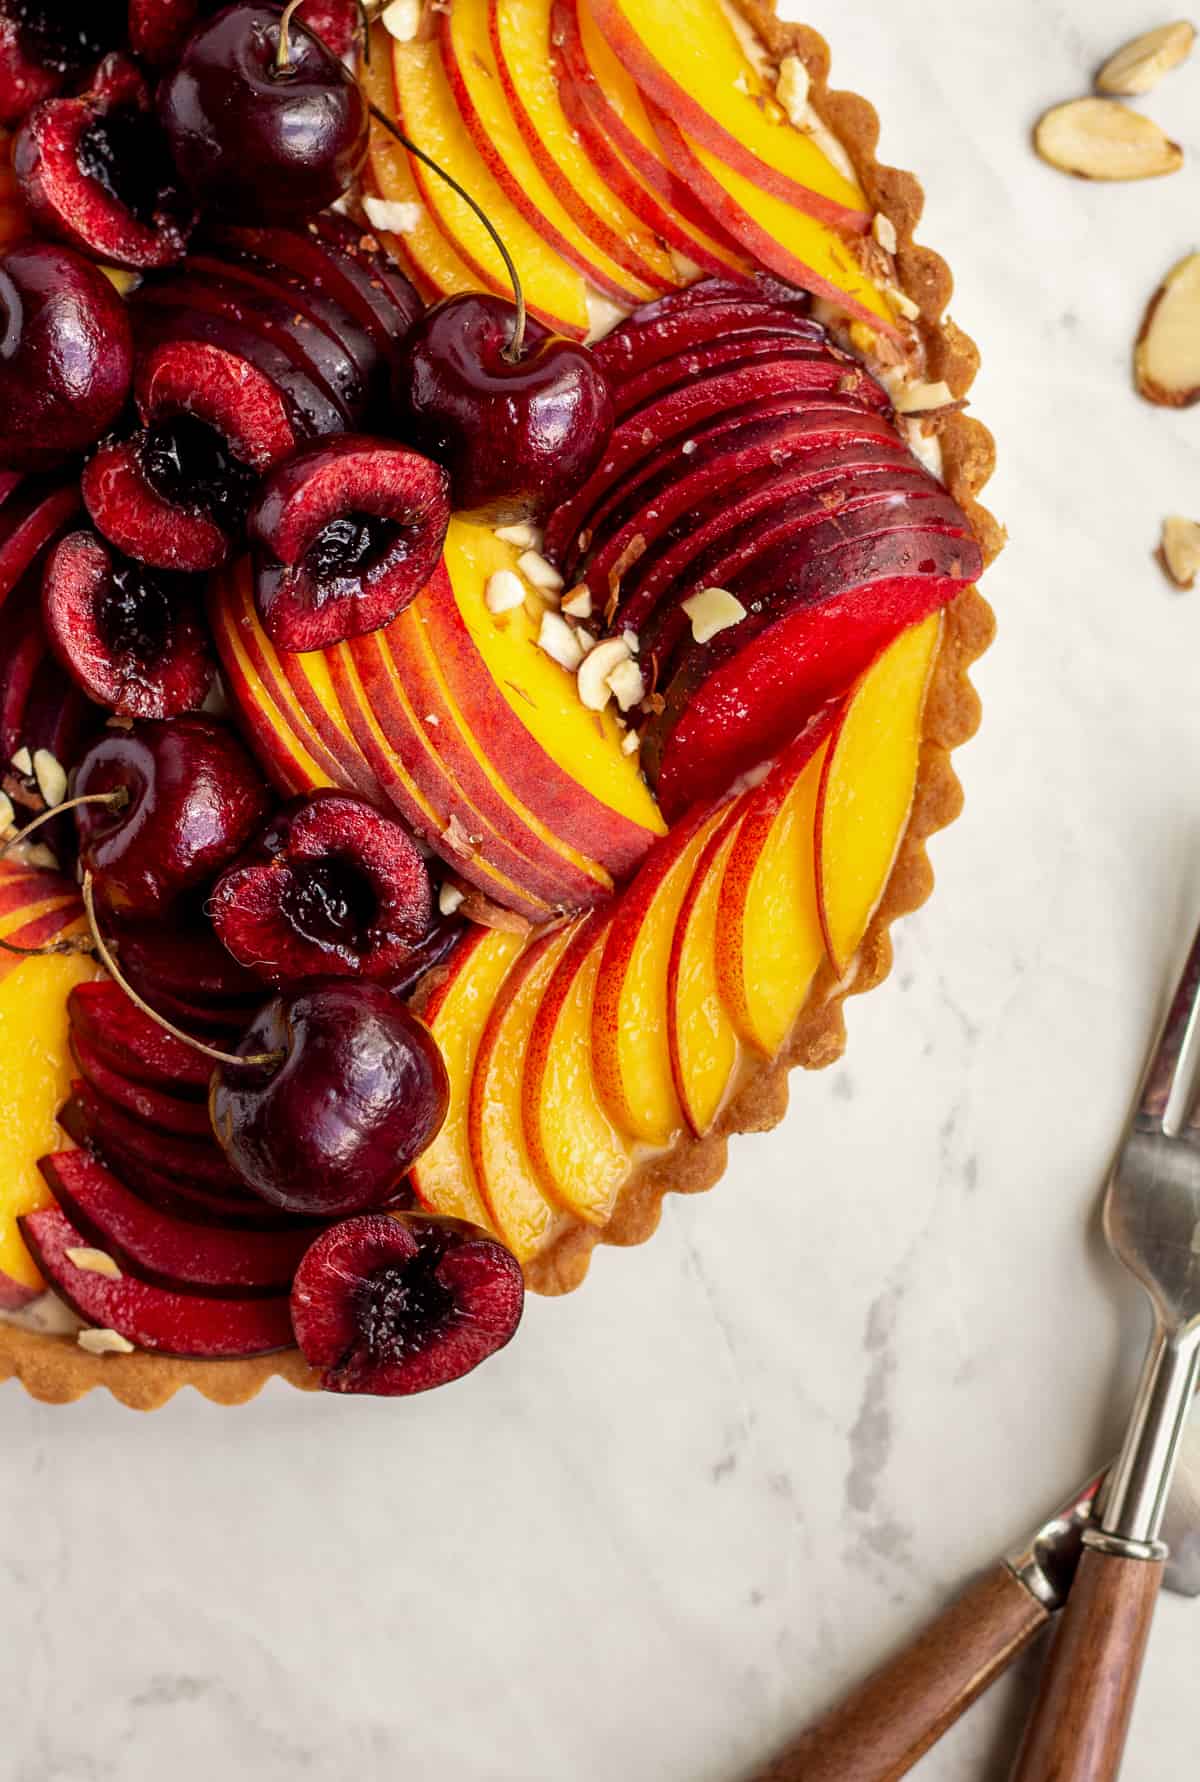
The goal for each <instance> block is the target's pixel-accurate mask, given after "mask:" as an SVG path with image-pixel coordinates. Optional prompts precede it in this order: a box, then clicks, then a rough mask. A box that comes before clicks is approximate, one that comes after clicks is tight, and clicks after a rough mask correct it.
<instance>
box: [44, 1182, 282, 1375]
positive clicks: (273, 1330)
mask: <svg viewBox="0 0 1200 1782" xmlns="http://www.w3.org/2000/svg"><path fill="white" fill-rule="evenodd" d="M21 1232H22V1235H23V1237H24V1239H25V1242H26V1243H27V1244H28V1245H29V1248H30V1251H31V1252H32V1255H33V1258H34V1260H35V1262H36V1263H37V1265H38V1267H39V1268H40V1269H41V1271H42V1273H43V1274H44V1275H45V1276H46V1279H47V1280H48V1281H49V1282H50V1283H51V1285H52V1286H53V1288H54V1290H55V1292H56V1293H58V1294H59V1295H60V1297H61V1298H62V1299H64V1300H65V1301H66V1303H67V1304H68V1306H70V1308H71V1310H72V1311H73V1312H74V1313H75V1314H76V1315H77V1316H78V1317H80V1318H82V1319H84V1321H85V1322H86V1323H88V1324H90V1325H93V1326H94V1327H95V1328H97V1329H99V1330H115V1331H116V1332H117V1334H118V1335H119V1336H123V1337H124V1338H125V1340H126V1342H129V1343H132V1344H133V1346H134V1348H135V1349H150V1350H153V1351H154V1352H155V1353H156V1354H159V1355H180V1356H191V1357H198V1358H204V1359H207V1360H212V1361H217V1360H220V1361H229V1360H234V1359H237V1358H239V1357H246V1356H249V1355H269V1354H272V1353H273V1352H274V1351H275V1350H277V1349H288V1348H290V1347H291V1346H292V1324H291V1316H290V1313H289V1309H288V1301H287V1300H286V1299H285V1298H283V1297H282V1296H279V1297H275V1298H270V1299H264V1298H259V1299H219V1298H216V1297H215V1296H211V1295H201V1294H198V1293H174V1292H172V1291H171V1290H170V1288H167V1287H155V1286H152V1285H151V1284H150V1283H149V1282H148V1281H138V1280H135V1279H133V1277H132V1276H130V1275H122V1276H121V1278H120V1280H117V1281H113V1280H110V1279H109V1278H108V1276H106V1275H102V1274H98V1273H96V1271H95V1270H93V1269H82V1268H78V1267H77V1266H76V1265H75V1263H73V1262H72V1261H71V1258H70V1257H69V1256H68V1254H67V1251H68V1250H83V1249H87V1248H89V1245H88V1242H87V1239H86V1238H85V1237H84V1234H83V1233H82V1232H81V1231H78V1230H77V1229H76V1228H75V1226H74V1225H72V1224H71V1221H70V1220H69V1219H68V1218H67V1215H66V1214H65V1213H64V1212H63V1211H62V1209H61V1208H59V1207H46V1208H45V1209H44V1210H43V1211H42V1212H40V1213H30V1214H28V1215H27V1217H25V1218H24V1219H22V1220H21Z"/></svg>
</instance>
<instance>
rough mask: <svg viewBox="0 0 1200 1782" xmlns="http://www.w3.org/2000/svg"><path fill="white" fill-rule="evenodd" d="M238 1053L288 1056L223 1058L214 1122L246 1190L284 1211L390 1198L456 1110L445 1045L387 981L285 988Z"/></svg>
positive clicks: (319, 1210) (366, 1207)
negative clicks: (238, 1062) (238, 1061)
mask: <svg viewBox="0 0 1200 1782" xmlns="http://www.w3.org/2000/svg"><path fill="white" fill-rule="evenodd" d="M239 1050H240V1051H241V1052H242V1053H244V1054H246V1055H250V1054H255V1055H267V1054H271V1053H278V1054H279V1055H280V1056H279V1062H278V1063H274V1064H271V1065H245V1066H240V1067H235V1066H233V1065H220V1066H218V1068H217V1071H216V1073H215V1074H214V1076H213V1084H212V1090H211V1093H210V1096H209V1111H210V1113H211V1115H212V1123H213V1130H214V1132H215V1133H216V1135H217V1140H218V1142H219V1143H220V1145H221V1146H222V1148H223V1150H224V1152H225V1155H226V1157H227V1158H228V1160H229V1163H230V1165H231V1166H232V1168H233V1169H234V1170H235V1171H236V1173H237V1175H238V1176H239V1177H240V1178H241V1180H242V1181H243V1182H244V1183H245V1184H246V1186H247V1187H248V1188H250V1189H252V1190H253V1191H254V1193H256V1194H258V1195H260V1196H261V1198H262V1199H263V1200H265V1201H267V1202H268V1203H269V1204H270V1205H271V1206H275V1207H280V1208H282V1209H283V1210H284V1211H285V1212H292V1213H306V1214H314V1215H318V1216H321V1217H328V1218H335V1217H338V1216H340V1215H342V1214H345V1213H361V1212H367V1211H371V1210H373V1209H375V1208H378V1207H385V1206H388V1205H389V1204H391V1203H392V1202H394V1201H395V1200H396V1198H397V1196H398V1195H399V1194H400V1193H401V1192H402V1189H403V1186H404V1177H405V1176H406V1174H407V1173H408V1170H409V1168H410V1167H411V1165H412V1164H413V1163H414V1162H415V1161H416V1159H417V1158H418V1157H419V1156H420V1155H421V1153H422V1152H423V1151H424V1150H425V1149H426V1148H427V1146H428V1145H429V1144H430V1143H431V1142H432V1140H433V1139H434V1138H436V1136H437V1134H438V1132H439V1131H440V1130H441V1126H442V1122H443V1121H444V1119H445V1118H446V1109H447V1106H448V1105H449V1096H450V1085H449V1079H448V1077H447V1075H446V1066H445V1064H444V1063H443V1061H442V1055H441V1053H440V1051H439V1050H438V1048H437V1044H436V1042H435V1041H434V1038H433V1036H432V1034H431V1033H430V1031H429V1029H428V1028H427V1027H426V1026H425V1025H424V1024H423V1023H422V1022H420V1021H418V1019H417V1017H416V1016H415V1015H413V1014H412V1013H410V1011H409V1010H408V1009H407V1008H406V1007H405V1005H404V1003H402V1002H401V1001H400V999H399V997H396V996H393V995H392V994H391V992H390V991H388V990H385V989H384V988H383V986H382V985H379V984H368V983H363V982H362V981H358V980H351V979H347V978H332V979H331V978H322V979H317V980H315V981H314V982H312V983H309V984H306V985H302V986H301V987H300V988H298V989H295V990H291V991H285V992H284V993H283V994H282V995H280V996H277V997H276V998H275V999H274V1001H272V1002H270V1003H268V1004H267V1006H266V1008H264V1009H263V1010H262V1011H261V1013H260V1014H259V1016H258V1017H257V1019H256V1020H255V1021H254V1023H253V1025H252V1026H251V1028H250V1030H249V1032H248V1033H247V1035H246V1037H245V1039H244V1040H243V1042H242V1045H241V1047H240V1048H239Z"/></svg>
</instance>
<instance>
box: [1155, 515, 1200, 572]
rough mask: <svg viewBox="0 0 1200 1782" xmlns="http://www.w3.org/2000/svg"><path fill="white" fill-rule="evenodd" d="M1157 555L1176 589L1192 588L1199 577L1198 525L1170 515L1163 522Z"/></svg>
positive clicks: (1199, 527) (1178, 516)
mask: <svg viewBox="0 0 1200 1782" xmlns="http://www.w3.org/2000/svg"><path fill="white" fill-rule="evenodd" d="M1158 554H1159V558H1160V559H1161V562H1162V566H1163V568H1164V569H1165V570H1166V572H1167V574H1168V575H1169V576H1170V578H1171V580H1172V581H1173V582H1174V584H1175V586H1176V587H1177V588H1185V589H1186V588H1194V587H1195V586H1196V577H1197V576H1200V524H1198V523H1197V522H1196V521H1195V520H1185V519H1182V518H1181V517H1180V515H1179V514H1172V515H1171V517H1170V519H1167V520H1164V521H1163V529H1162V543H1161V545H1160V546H1159V549H1158Z"/></svg>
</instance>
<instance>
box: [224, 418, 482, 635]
mask: <svg viewBox="0 0 1200 1782" xmlns="http://www.w3.org/2000/svg"><path fill="white" fill-rule="evenodd" d="M449 523H450V485H449V478H448V477H447V475H446V472H445V471H444V470H443V469H442V468H441V466H440V465H437V464H434V463H432V462H431V461H430V460H429V459H428V458H424V457H422V456H421V455H420V453H418V452H414V451H410V450H409V449H408V448H407V447H405V446H397V445H392V444H389V443H388V442H387V441H385V440H379V439H368V438H366V437H364V436H362V435H359V434H343V435H342V436H340V437H338V438H334V439H330V440H328V441H326V442H324V443H322V444H320V445H316V446H313V447H311V448H310V449H309V450H308V451H305V452H301V453H300V454H299V455H298V456H297V457H295V458H293V459H291V460H290V462H288V463H285V464H281V465H279V466H277V468H276V469H275V470H273V471H272V472H271V474H270V475H269V476H268V477H267V479H266V480H265V482H264V483H263V485H262V488H261V490H260V492H259V495H258V499H257V500H256V501H255V503H254V506H253V507H252V508H251V510H250V514H249V518H248V521H247V531H248V534H249V538H250V543H251V545H252V546H253V547H254V558H255V576H254V593H255V601H256V604H257V606H258V610H259V614H260V617H261V618H262V622H263V626H264V628H265V630H266V632H267V634H268V636H269V637H270V638H271V641H272V642H273V643H274V644H275V645H276V647H277V648H278V649H281V650H320V649H327V648H328V647H329V646H330V645H332V644H336V643H341V642H343V641H344V640H345V639H346V638H350V637H359V636H361V635H363V633H365V632H368V631H378V630H379V629H380V627H381V626H384V625H388V624H390V623H391V621H392V620H393V619H394V618H395V617H396V616H397V614H398V613H401V612H403V610H404V608H405V607H406V606H408V605H409V604H410V602H411V601H413V600H415V599H416V597H417V595H418V594H419V593H420V592H421V589H422V588H423V587H424V586H425V584H426V582H427V581H428V580H429V578H430V576H431V575H432V574H433V571H434V569H435V568H436V567H437V563H438V560H439V558H440V557H441V554H442V546H443V544H444V543H445V538H446V528H447V527H448V525H449Z"/></svg>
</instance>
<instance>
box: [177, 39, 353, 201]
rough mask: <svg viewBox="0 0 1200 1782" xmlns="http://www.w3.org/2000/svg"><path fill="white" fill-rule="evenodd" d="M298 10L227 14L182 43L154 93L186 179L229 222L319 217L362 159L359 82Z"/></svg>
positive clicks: (347, 185)
mask: <svg viewBox="0 0 1200 1782" xmlns="http://www.w3.org/2000/svg"><path fill="white" fill-rule="evenodd" d="M295 12H296V7H295V5H294V4H293V5H289V6H288V7H286V8H285V9H284V11H283V13H282V14H281V13H280V12H279V10H278V9H277V8H274V7H270V6H255V5H244V4H243V5H235V6H229V7H227V8H226V9H225V10H224V11H223V12H221V13H218V15H217V16H216V18H215V19H213V20H212V21H211V22H210V23H208V24H205V25H202V26H201V27H200V29H199V30H198V31H197V32H196V33H195V34H194V36H193V37H192V38H191V39H190V40H189V42H188V44H187V47H186V48H185V50H184V52H183V57H182V59H181V61H180V64H179V66H178V67H177V68H176V69H175V71H174V72H173V73H172V74H170V75H169V76H168V77H167V78H166V80H164V82H163V84H162V87H161V89H160V92H159V116H160V117H161V119H162V123H163V127H164V129H165V130H166V133H167V137H168V139H169V141H170V144H171V151H172V154H173V155H174V158H175V164H176V166H177V167H178V169H179V172H180V175H181V177H182V178H183V180H184V183H185V184H186V185H187V186H188V188H189V189H190V191H191V192H192V194H193V196H194V197H195V198H196V199H197V201H198V202H200V203H201V204H203V205H204V206H205V208H206V209H209V210H211V211H213V212H214V213H215V214H216V215H217V216H219V217H221V218H222V219H223V220H224V221H226V222H246V223H274V222H297V221H301V220H303V219H305V218H307V217H311V216H315V215H316V213H317V212H318V211H320V210H324V209H325V208H326V206H327V205H330V204H333V203H335V202H336V201H337V200H338V199H339V198H341V197H343V196H344V194H345V193H346V192H347V191H348V190H349V189H350V186H351V184H352V182H353V180H354V178H355V177H356V175H357V174H358V172H359V170H360V169H361V167H362V165H363V162H364V161H365V159H366V154H367V143H368V117H367V108H366V101H365V100H364V98H363V95H362V93H361V91H360V89H359V87H358V83H357V82H356V81H355V79H354V77H353V75H352V74H351V73H350V71H349V69H348V68H346V67H345V65H344V64H343V63H342V62H340V61H339V60H338V58H337V56H336V55H334V54H333V53H332V51H331V50H330V49H328V48H326V46H325V44H324V43H323V42H322V41H321V39H320V38H319V37H316V36H314V35H313V33H312V32H311V31H309V30H307V29H306V27H305V26H304V25H303V24H302V23H301V22H300V20H299V19H297V18H295V17H294V16H293V15H294V13H295Z"/></svg>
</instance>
